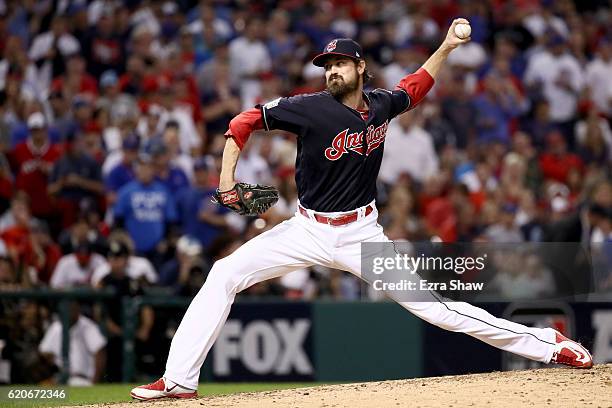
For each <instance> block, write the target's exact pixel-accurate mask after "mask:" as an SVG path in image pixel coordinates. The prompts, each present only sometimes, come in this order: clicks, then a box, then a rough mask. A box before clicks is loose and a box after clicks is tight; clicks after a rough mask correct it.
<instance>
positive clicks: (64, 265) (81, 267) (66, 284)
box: [49, 242, 106, 289]
mask: <svg viewBox="0 0 612 408" xmlns="http://www.w3.org/2000/svg"><path fill="white" fill-rule="evenodd" d="M105 262H106V261H105V259H104V257H103V256H102V255H100V254H96V253H93V252H92V248H91V245H90V244H89V243H87V242H82V243H80V244H79V245H78V246H77V247H76V248H75V250H74V253H71V254H68V255H64V256H63V257H61V258H60V260H59V261H58V263H57V266H56V267H55V271H53V276H51V281H50V282H49V283H50V285H51V287H52V288H54V289H67V288H72V287H78V286H91V277H92V275H93V273H94V271H95V270H96V268H98V267H99V266H100V265H102V264H104V263H105Z"/></svg>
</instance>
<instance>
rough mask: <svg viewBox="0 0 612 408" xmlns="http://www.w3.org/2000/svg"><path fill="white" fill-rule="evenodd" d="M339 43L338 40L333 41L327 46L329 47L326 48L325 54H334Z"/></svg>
mask: <svg viewBox="0 0 612 408" xmlns="http://www.w3.org/2000/svg"><path fill="white" fill-rule="evenodd" d="M337 42H338V40H333V41H332V42H330V43H329V44H327V47H325V52H332V51H333V50H335V49H336V43H337Z"/></svg>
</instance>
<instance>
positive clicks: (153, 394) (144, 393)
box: [130, 377, 198, 401]
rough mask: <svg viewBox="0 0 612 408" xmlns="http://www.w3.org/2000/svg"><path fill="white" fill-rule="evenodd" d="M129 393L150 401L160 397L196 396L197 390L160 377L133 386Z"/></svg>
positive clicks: (133, 396) (139, 398) (136, 397)
mask: <svg viewBox="0 0 612 408" xmlns="http://www.w3.org/2000/svg"><path fill="white" fill-rule="evenodd" d="M130 395H131V396H132V398H135V399H137V400H141V401H150V400H154V399H160V398H197V397H198V392H197V391H196V390H190V389H188V388H184V387H181V386H180V385H178V384H175V383H173V382H172V381H169V380H165V379H164V378H163V377H162V378H160V379H159V380H157V381H155V382H153V383H151V384H147V385H141V386H139V387H136V388H133V389H132V391H131V392H130Z"/></svg>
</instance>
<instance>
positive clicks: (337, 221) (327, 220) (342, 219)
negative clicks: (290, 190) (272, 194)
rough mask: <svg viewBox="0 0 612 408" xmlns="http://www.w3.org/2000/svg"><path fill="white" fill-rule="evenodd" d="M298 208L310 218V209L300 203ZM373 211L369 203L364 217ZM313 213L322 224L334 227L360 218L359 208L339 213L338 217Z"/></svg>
mask: <svg viewBox="0 0 612 408" xmlns="http://www.w3.org/2000/svg"><path fill="white" fill-rule="evenodd" d="M298 208H299V210H300V214H302V215H303V216H304V217H307V218H310V216H309V215H308V211H306V209H305V208H304V207H302V206H301V205H298ZM372 211H374V206H373V205H372V204H369V205H368V206H367V207H366V210H365V215H364V217H367V216H368V215H370V214H371V213H372ZM313 215H314V219H315V220H316V221H317V222H320V223H321V224H327V225H331V226H334V227H337V226H339V225H346V224H350V223H351V222H355V221H357V219H358V218H359V213H358V211H357V210H355V211H351V212H350V213H346V214H342V215H338V216H336V217H327V216H325V215H321V214H318V213H314V214H313Z"/></svg>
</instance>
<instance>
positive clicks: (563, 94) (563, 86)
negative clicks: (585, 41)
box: [525, 34, 584, 141]
mask: <svg viewBox="0 0 612 408" xmlns="http://www.w3.org/2000/svg"><path fill="white" fill-rule="evenodd" d="M525 83H526V84H527V85H528V86H531V87H536V88H537V89H539V90H540V92H541V93H542V96H543V97H544V98H545V99H546V101H547V102H548V104H549V106H550V119H551V121H552V122H554V123H555V124H556V125H557V126H559V127H560V128H561V129H562V131H563V134H564V135H566V140H568V141H569V136H570V135H571V130H572V128H573V123H572V121H573V120H574V119H575V116H576V110H577V107H578V98H579V97H580V92H581V91H582V88H583V85H584V78H583V71H582V68H581V67H580V64H579V62H578V60H576V58H575V57H574V56H572V55H571V54H570V53H568V52H567V44H566V40H565V38H563V37H562V36H560V35H558V34H553V35H551V36H550V38H549V40H548V42H547V48H546V49H545V50H543V51H541V52H538V53H534V54H533V55H532V56H531V58H530V59H529V63H528V65H527V70H526V72H525Z"/></svg>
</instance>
